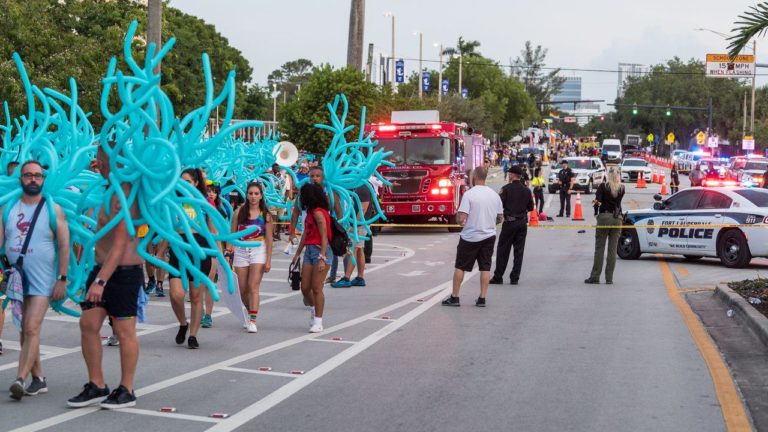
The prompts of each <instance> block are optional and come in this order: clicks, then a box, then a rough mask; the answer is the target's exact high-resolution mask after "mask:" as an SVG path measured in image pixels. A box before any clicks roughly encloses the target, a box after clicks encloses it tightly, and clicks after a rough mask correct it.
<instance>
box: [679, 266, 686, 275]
mask: <svg viewBox="0 0 768 432" xmlns="http://www.w3.org/2000/svg"><path fill="white" fill-rule="evenodd" d="M677 272H678V273H680V276H688V270H686V269H685V267H678V268H677Z"/></svg>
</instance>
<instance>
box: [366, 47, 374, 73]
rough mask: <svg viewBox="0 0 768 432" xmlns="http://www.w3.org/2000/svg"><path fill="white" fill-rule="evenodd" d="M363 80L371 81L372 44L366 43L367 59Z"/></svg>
mask: <svg viewBox="0 0 768 432" xmlns="http://www.w3.org/2000/svg"><path fill="white" fill-rule="evenodd" d="M365 80H366V81H370V82H373V81H374V79H373V44H372V43H369V44H368V61H367V62H366V64H365Z"/></svg>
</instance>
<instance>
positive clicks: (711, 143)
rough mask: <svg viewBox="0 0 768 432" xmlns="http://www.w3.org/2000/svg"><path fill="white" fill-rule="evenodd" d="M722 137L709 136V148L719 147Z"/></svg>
mask: <svg viewBox="0 0 768 432" xmlns="http://www.w3.org/2000/svg"><path fill="white" fill-rule="evenodd" d="M719 141H720V139H719V138H718V137H717V136H716V135H715V136H711V137H709V141H707V147H709V148H717V145H718V144H719Z"/></svg>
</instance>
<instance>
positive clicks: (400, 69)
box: [395, 59, 405, 83]
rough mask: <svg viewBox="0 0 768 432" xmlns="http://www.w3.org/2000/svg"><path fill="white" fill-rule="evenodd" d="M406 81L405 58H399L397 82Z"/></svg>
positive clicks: (396, 63)
mask: <svg viewBox="0 0 768 432" xmlns="http://www.w3.org/2000/svg"><path fill="white" fill-rule="evenodd" d="M404 81H405V62H404V61H403V59H399V60H397V61H396V62H395V82H398V83H402V82H404Z"/></svg>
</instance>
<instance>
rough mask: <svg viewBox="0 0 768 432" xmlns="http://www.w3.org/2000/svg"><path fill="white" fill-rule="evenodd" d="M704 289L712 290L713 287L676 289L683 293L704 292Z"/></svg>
mask: <svg viewBox="0 0 768 432" xmlns="http://www.w3.org/2000/svg"><path fill="white" fill-rule="evenodd" d="M704 291H709V292H714V291H715V289H714V288H686V289H681V290H678V292H680V293H683V294H687V293H697V292H704Z"/></svg>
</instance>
